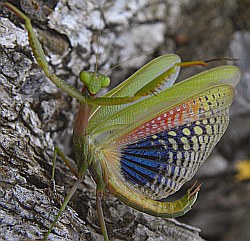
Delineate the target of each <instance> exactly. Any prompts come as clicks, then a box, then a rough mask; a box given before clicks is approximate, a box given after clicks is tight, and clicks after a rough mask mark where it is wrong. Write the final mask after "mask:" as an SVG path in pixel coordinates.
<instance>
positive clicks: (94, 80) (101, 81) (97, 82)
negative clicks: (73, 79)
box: [80, 71, 110, 95]
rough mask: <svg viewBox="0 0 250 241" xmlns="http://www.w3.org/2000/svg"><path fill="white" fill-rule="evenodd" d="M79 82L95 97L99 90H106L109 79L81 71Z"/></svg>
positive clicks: (101, 75)
mask: <svg viewBox="0 0 250 241" xmlns="http://www.w3.org/2000/svg"><path fill="white" fill-rule="evenodd" d="M80 80H81V82H83V84H84V85H85V86H86V87H87V89H88V91H89V92H90V94H92V95H95V94H96V93H97V92H98V91H100V90H101V88H106V87H108V86H109V84H110V79H109V77H107V76H105V75H103V74H98V73H95V72H89V71H81V72H80Z"/></svg>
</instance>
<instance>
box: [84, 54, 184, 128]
mask: <svg viewBox="0 0 250 241" xmlns="http://www.w3.org/2000/svg"><path fill="white" fill-rule="evenodd" d="M180 61H181V59H180V57H179V56H177V55H175V54H166V55H162V56H160V57H158V58H156V59H154V60H152V61H151V62H149V63H148V64H146V65H144V66H143V67H142V68H141V69H139V70H138V71H137V72H136V73H134V74H133V75H132V76H130V77H129V78H128V79H127V80H125V81H124V82H122V83H121V84H120V85H118V86H117V87H116V88H114V89H112V90H111V91H109V92H108V93H107V94H106V95H105V97H123V96H133V95H134V94H135V93H136V92H137V91H138V90H140V89H141V88H143V87H144V86H145V85H147V84H148V83H149V82H151V81H152V80H153V79H155V78H156V77H158V76H159V75H161V74H162V73H164V72H166V71H167V70H169V69H170V68H171V67H173V66H174V65H175V64H176V63H180ZM179 70H180V68H179V67H176V69H175V73H174V74H172V75H171V76H170V77H169V80H168V81H167V82H166V83H165V85H164V87H165V88H168V87H170V86H172V85H173V83H174V81H175V80H176V78H177V76H178V74H179ZM128 105H129V104H126V105H116V106H103V107H101V106H97V107H95V108H94V109H93V111H92V113H91V116H90V118H89V124H88V129H87V132H88V133H92V132H93V131H94V129H95V128H96V126H97V123H99V124H100V123H102V122H103V121H104V120H106V119H107V118H109V117H110V116H111V115H113V114H114V113H116V112H119V111H120V110H121V109H123V108H125V107H126V106H128Z"/></svg>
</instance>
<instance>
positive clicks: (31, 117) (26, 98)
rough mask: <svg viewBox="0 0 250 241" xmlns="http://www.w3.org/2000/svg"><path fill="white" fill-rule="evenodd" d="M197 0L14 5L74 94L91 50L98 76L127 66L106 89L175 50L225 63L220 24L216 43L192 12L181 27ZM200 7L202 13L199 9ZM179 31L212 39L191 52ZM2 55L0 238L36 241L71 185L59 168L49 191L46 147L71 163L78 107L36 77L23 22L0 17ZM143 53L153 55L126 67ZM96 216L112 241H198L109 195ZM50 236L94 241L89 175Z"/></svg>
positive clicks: (91, 66) (96, 230)
mask: <svg viewBox="0 0 250 241" xmlns="http://www.w3.org/2000/svg"><path fill="white" fill-rule="evenodd" d="M197 2H198V1H191V2H190V5H186V4H185V1H183V2H182V1H180V3H179V4H177V3H176V1H160V0H159V1H144V2H143V1H142V2H141V3H139V2H138V1H135V0H130V1H108V2H107V4H106V5H103V3H99V1H82V0H74V1H66V0H62V1H59V2H56V1H47V2H46V3H44V2H43V1H38V0H37V1H28V0H26V1H25V0H23V1H13V3H14V4H15V5H16V6H17V7H18V8H19V9H22V10H23V11H24V12H26V14H27V15H28V16H29V17H30V18H31V20H32V23H33V26H34V29H35V31H36V33H37V35H38V36H39V39H40V41H41V42H42V44H43V46H44V49H45V52H46V55H47V59H48V62H49V63H50V66H51V68H52V69H53V71H54V72H55V73H56V74H57V75H58V76H60V77H61V78H62V79H64V80H67V81H68V82H69V83H70V84H73V85H74V86H76V87H77V88H80V86H81V84H80V82H79V81H78V74H79V72H80V71H81V70H83V69H84V70H93V71H94V70H95V66H96V55H95V49H96V48H97V47H96V46H97V45H98V46H99V47H98V53H99V55H98V56H99V58H98V70H99V71H100V72H101V73H102V72H104V71H105V70H108V69H110V68H111V67H112V66H114V65H115V64H117V63H121V62H123V61H125V62H124V63H123V65H121V66H119V68H118V69H116V70H114V71H112V74H111V81H112V87H113V86H115V85H116V84H117V83H118V82H120V81H122V80H123V79H125V78H126V76H128V75H129V74H131V73H132V72H133V71H134V70H136V69H137V68H139V67H141V66H142V65H143V64H144V63H145V62H147V60H150V59H152V58H154V57H155V56H156V55H160V54H163V53H166V52H169V53H174V52H176V50H177V52H178V53H180V54H181V55H182V56H184V60H191V59H192V58H197V56H198V57H199V58H202V59H209V58H214V57H215V56H216V57H218V55H219V56H221V55H222V56H224V55H223V54H224V53H225V52H227V49H228V46H229V43H230V40H231V39H232V38H233V37H232V35H233V32H234V30H233V27H232V24H230V23H229V22H227V21H226V20H225V19H223V20H224V21H225V23H224V25H223V24H222V26H224V28H223V29H224V31H227V33H230V37H228V38H225V36H224V35H223V34H220V35H219V36H218V35H215V33H214V31H213V29H212V26H213V25H212V26H210V25H207V29H205V30H204V25H203V27H202V26H201V24H200V23H199V21H200V20H201V15H199V14H198V13H197V15H194V16H192V19H193V21H197V22H195V24H197V26H195V27H194V28H192V27H193V26H191V23H192V21H191V20H190V21H186V23H185V20H186V19H188V18H189V17H190V18H191V16H189V13H188V11H191V10H192V9H195V8H196V7H197V6H198V5H199V4H198V3H197ZM218 2H219V1H218ZM232 2H233V1H232ZM182 7H186V12H185V14H186V15H185V17H186V18H185V17H181V13H182V11H181V9H182ZM205 7H207V8H208V9H210V8H209V6H205ZM205 7H204V8H205ZM202 9H203V8H202ZM202 9H201V11H200V13H203V11H205V10H202ZM205 9H206V8H205ZM214 11H215V10H214ZM214 11H213V9H211V12H210V15H209V16H210V18H211V15H212V16H213V14H215V16H217V17H218V15H219V14H218V13H214ZM232 12H233V10H232V8H228V9H227V11H225V13H227V14H228V15H226V16H227V20H228V18H229V17H230V16H231V15H230V14H232ZM100 13H101V16H100ZM216 14H218V15H216ZM215 16H213V18H212V19H214V18H215ZM205 20H206V18H205ZM181 21H182V24H183V23H185V24H184V26H182V25H181ZM210 27H211V29H210ZM186 28H187V29H190V28H191V29H193V36H194V37H195V36H196V35H199V34H202V33H203V31H207V30H208V29H209V30H210V31H209V32H210V33H211V36H208V35H207V36H208V39H206V41H205V40H204V41H203V42H201V43H202V44H198V43H199V40H197V38H194V42H192V39H191V37H190V35H189V34H188V30H187V29H186ZM183 29H184V30H183ZM211 31H212V32H211ZM99 36H101V38H100V40H99ZM209 40H213V41H216V44H215V45H216V46H217V47H216V48H212V49H211V51H209V53H207V51H206V53H204V51H205V49H207V48H208V47H207V46H208V43H209ZM210 43H211V41H210ZM222 43H223V47H220V46H221V45H222ZM196 44H197V46H195V45H196ZM187 46H188V47H187ZM0 48H1V53H0V63H1V71H0V81H1V92H0V96H1V107H0V108H1V119H0V125H1V126H0V128H1V131H0V140H1V145H0V150H1V167H0V181H1V183H0V190H1V191H0V194H1V195H0V207H1V209H0V213H1V218H0V239H1V240H20V239H39V238H42V237H43V234H44V233H45V232H46V231H47V230H48V228H49V227H50V224H51V222H52V221H53V219H54V218H55V215H56V214H57V212H58V210H59V208H60V205H61V204H62V202H63V199H64V197H65V196H66V193H67V192H68V191H69V189H70V187H72V185H73V183H74V182H75V178H74V177H73V175H72V174H71V173H70V171H69V170H68V169H67V168H66V167H65V165H64V163H62V162H61V161H57V164H56V193H54V192H53V191H52V190H51V188H50V185H51V182H50V179H51V169H52V157H53V147H54V146H59V147H60V148H61V149H62V150H63V151H64V152H65V153H66V154H67V155H68V156H69V157H70V158H71V159H72V160H73V159H74V154H73V149H72V140H71V137H72V128H73V124H74V119H75V117H76V114H77V108H78V104H77V102H76V100H73V99H71V98H70V97H68V96H67V95H66V94H64V93H62V92H61V91H60V90H58V89H57V88H56V87H55V86H54V85H53V84H52V83H50V81H49V80H48V79H47V77H46V76H45V75H44V74H43V72H42V70H41V68H40V67H39V66H38V65H37V63H36V62H35V61H34V58H33V55H32V52H31V49H30V47H29V44H28V40H27V33H26V32H25V30H23V24H22V21H21V20H20V19H19V18H18V17H16V16H15V15H13V14H12V13H10V12H9V11H7V10H6V9H4V12H3V16H2V18H1V19H0ZM152 49H153V50H152ZM194 49H195V51H193V52H192V50H194ZM225 49H226V50H225ZM147 50H152V51H151V52H147V54H145V55H141V56H139V57H138V58H136V59H132V60H129V61H126V60H127V59H129V58H131V57H134V56H137V55H139V54H141V53H142V52H145V51H147ZM191 56H194V57H191ZM189 71H190V70H187V72H186V74H188V73H189V74H190V73H191V72H189ZM113 80H114V81H113ZM248 114H249V113H248ZM222 148H223V147H222ZM223 171H225V170H223ZM223 171H222V172H223ZM219 174H221V172H220V173H219ZM204 202H206V201H204ZM103 208H104V216H105V218H106V223H107V229H108V232H109V235H110V238H112V239H113V240H169V241H172V240H180V241H181V240H185V241H186V240H190V241H191V240H192V241H198V240H199V241H200V240H203V238H201V237H200V230H199V229H198V228H193V227H191V226H188V225H185V224H183V223H179V222H177V221H176V220H172V219H168V220H164V219H161V218H155V217H151V216H149V215H146V214H143V213H140V212H138V211H136V210H133V209H131V208H130V207H127V206H125V205H124V204H123V203H121V202H119V201H118V200H117V199H116V198H114V197H112V196H111V195H108V194H107V196H106V197H105V198H104V201H103ZM194 208H195V206H194ZM248 211H249V209H248ZM191 212H192V211H191ZM49 238H50V240H102V235H101V230H100V227H99V220H98V217H97V214H96V207H95V185H94V183H93V180H92V179H91V178H90V175H89V174H87V175H86V178H85V180H84V182H83V183H82V186H81V188H79V189H78V190H77V193H76V194H75V195H74V197H73V198H72V200H71V202H70V204H69V206H68V207H67V208H66V210H65V211H64V213H63V214H62V216H61V218H60V220H59V221H58V223H57V225H56V227H55V228H54V229H53V232H52V233H51V235H50V237H49Z"/></svg>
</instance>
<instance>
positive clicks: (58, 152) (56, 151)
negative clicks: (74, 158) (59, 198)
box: [51, 146, 78, 181]
mask: <svg viewBox="0 0 250 241" xmlns="http://www.w3.org/2000/svg"><path fill="white" fill-rule="evenodd" d="M57 154H58V155H59V156H60V158H61V159H62V160H63V161H64V163H65V164H66V166H67V167H68V168H69V169H70V171H71V172H72V173H73V174H74V176H75V177H76V178H78V172H77V170H76V169H75V167H74V166H72V164H71V163H70V162H69V160H68V159H67V157H66V156H65V155H64V153H63V152H62V151H61V150H60V148H59V147H58V146H56V147H55V148H54V155H53V161H52V176H51V180H52V181H54V180H55V167H56V158H57Z"/></svg>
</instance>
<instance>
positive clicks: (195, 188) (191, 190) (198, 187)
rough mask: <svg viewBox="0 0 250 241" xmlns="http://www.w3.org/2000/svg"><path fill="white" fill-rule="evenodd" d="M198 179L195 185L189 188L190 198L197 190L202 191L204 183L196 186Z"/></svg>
mask: <svg viewBox="0 0 250 241" xmlns="http://www.w3.org/2000/svg"><path fill="white" fill-rule="evenodd" d="M197 183H198V181H197V180H196V181H195V182H194V184H193V186H192V187H191V188H190V189H189V198H192V197H193V196H194V195H195V194H196V193H197V192H199V191H200V189H201V186H202V183H200V184H199V185H198V186H196V185H197Z"/></svg>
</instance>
